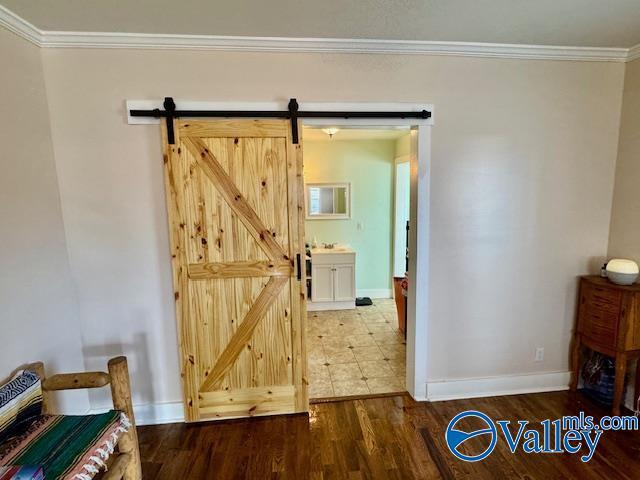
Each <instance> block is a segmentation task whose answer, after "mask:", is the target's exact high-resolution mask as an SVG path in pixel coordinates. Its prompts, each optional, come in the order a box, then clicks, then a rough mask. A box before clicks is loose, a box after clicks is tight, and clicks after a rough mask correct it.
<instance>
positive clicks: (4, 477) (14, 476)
mask: <svg viewBox="0 0 640 480" xmlns="http://www.w3.org/2000/svg"><path fill="white" fill-rule="evenodd" d="M0 480H44V471H43V469H42V466H40V465H37V466H35V467H31V466H22V467H0Z"/></svg>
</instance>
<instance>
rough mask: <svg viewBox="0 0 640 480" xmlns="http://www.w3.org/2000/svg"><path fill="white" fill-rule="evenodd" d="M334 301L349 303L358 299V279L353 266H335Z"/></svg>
mask: <svg viewBox="0 0 640 480" xmlns="http://www.w3.org/2000/svg"><path fill="white" fill-rule="evenodd" d="M333 273H334V286H333V288H334V290H333V292H334V300H335V301H336V302H348V301H350V300H354V299H355V298H356V279H355V274H356V272H355V268H354V266H353V264H349V265H334V266H333Z"/></svg>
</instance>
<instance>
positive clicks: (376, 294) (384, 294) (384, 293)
mask: <svg viewBox="0 0 640 480" xmlns="http://www.w3.org/2000/svg"><path fill="white" fill-rule="evenodd" d="M356 297H369V298H393V292H392V291H391V289H390V288H359V289H357V290H356Z"/></svg>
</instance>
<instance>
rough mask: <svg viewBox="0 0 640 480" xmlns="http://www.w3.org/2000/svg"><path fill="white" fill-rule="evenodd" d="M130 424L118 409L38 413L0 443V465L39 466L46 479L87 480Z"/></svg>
mask: <svg viewBox="0 0 640 480" xmlns="http://www.w3.org/2000/svg"><path fill="white" fill-rule="evenodd" d="M129 426H130V424H129V421H128V420H127V417H126V416H125V415H124V414H123V413H122V412H119V411H114V410H112V411H110V412H107V413H103V414H100V415H84V416H71V415H41V416H39V417H38V418H37V419H36V420H34V421H33V422H32V423H31V425H30V426H29V427H28V428H27V429H26V430H25V431H24V432H23V433H22V434H20V435H18V436H16V437H14V438H12V439H11V440H9V441H7V442H5V443H4V444H2V445H0V466H8V465H31V466H37V465H41V466H42V467H43V468H44V474H45V477H46V479H47V480H91V479H92V478H93V476H94V475H95V474H96V473H98V471H99V469H100V468H101V467H103V466H104V465H105V462H106V460H107V459H108V458H109V456H110V455H111V454H112V453H113V450H114V447H115V445H116V444H117V442H118V439H119V437H120V435H121V434H122V433H124V432H126V431H127V429H128V428H129Z"/></svg>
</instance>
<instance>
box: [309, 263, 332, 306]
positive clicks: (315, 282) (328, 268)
mask: <svg viewBox="0 0 640 480" xmlns="http://www.w3.org/2000/svg"><path fill="white" fill-rule="evenodd" d="M312 270H313V271H312V272H311V278H312V282H311V300H312V301H314V302H333V288H334V285H333V266H332V265H313V266H312Z"/></svg>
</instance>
